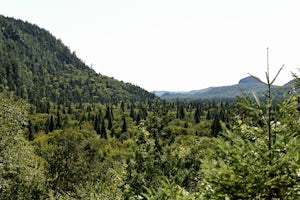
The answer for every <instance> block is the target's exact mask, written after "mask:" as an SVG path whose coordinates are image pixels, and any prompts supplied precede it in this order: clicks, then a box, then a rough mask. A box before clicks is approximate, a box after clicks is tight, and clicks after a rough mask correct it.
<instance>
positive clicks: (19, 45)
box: [0, 16, 155, 104]
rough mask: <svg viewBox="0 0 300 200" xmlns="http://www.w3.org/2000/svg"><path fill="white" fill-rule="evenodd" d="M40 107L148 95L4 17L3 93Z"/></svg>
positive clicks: (0, 30) (0, 29)
mask: <svg viewBox="0 0 300 200" xmlns="http://www.w3.org/2000/svg"><path fill="white" fill-rule="evenodd" d="M7 91H12V92H13V93H15V94H16V95H17V96H19V97H22V98H25V99H28V100H29V102H31V103H34V104H38V103H39V102H40V101H43V100H50V101H53V102H59V103H64V102H68V101H72V102H118V101H120V100H124V101H127V100H128V101H145V100H147V99H153V98H155V96H154V95H153V94H152V93H149V92H147V91H146V90H144V89H142V88H140V87H138V86H135V85H132V84H129V83H124V82H122V81H117V80H115V79H114V78H110V77H107V76H104V75H101V74H97V73H96V72H95V71H94V70H93V69H91V68H89V67H88V66H87V65H85V63H83V62H82V61H81V60H80V59H79V58H78V57H77V56H76V54H75V53H71V52H70V50H69V48H68V47H66V46H65V45H64V44H63V43H62V41H60V40H57V39H56V38H55V37H53V36H52V35H51V34H50V33H49V32H48V31H46V30H44V29H41V28H39V27H38V26H36V25H32V24H30V23H28V22H23V21H21V20H15V19H13V18H8V17H4V16H0V92H7Z"/></svg>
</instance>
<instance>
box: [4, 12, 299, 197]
mask: <svg viewBox="0 0 300 200" xmlns="http://www.w3.org/2000/svg"><path fill="white" fill-rule="evenodd" d="M0 19H1V21H0V22H1V31H0V38H1V40H0V41H1V43H0V45H1V46H0V47H1V49H0V56H1V57H0V58H1V62H0V69H1V73H0V75H1V91H0V199H1V200H2V199H3V200H15V199H51V200H52V199H53V200H54V199H60V200H65V199H74V200H75V199H91V200H96V199H97V200H98V199H100V200H121V199H125V200H132V199H137V200H138V199H147V200H161V199H171V200H195V199H197V200H198V199H199V200H202V199H207V200H208V199H209V200H210V199H272V200H275V199H276V200H277V199H278V200H279V199H291V200H292V199H293V200H294V199H299V198H300V156H299V155H300V154H299V152H300V146H299V143H300V121H299V119H300V112H299V111H300V104H299V102H300V95H299V94H298V93H297V88H299V86H300V78H299V77H297V76H296V75H295V81H293V82H290V85H291V87H290V88H291V89H289V90H288V91H287V92H284V93H283V94H282V95H281V98H277V96H275V95H274V94H275V93H276V94H278V92H277V91H276V90H274V87H273V86H272V83H273V80H272V78H271V77H268V72H267V73H266V74H267V78H268V79H267V82H266V83H264V84H262V87H264V90H263V91H265V92H264V94H261V93H259V92H258V93H257V94H255V93H253V96H252V97H249V96H243V95H242V96H239V97H236V98H234V99H226V100H224V99H218V100H207V99H206V100H185V101H184V100H178V99H177V100H162V99H159V98H155V97H154V96H153V95H152V94H150V93H148V92H147V91H145V90H143V89H141V88H139V87H137V86H133V85H131V84H128V83H123V82H119V81H117V80H114V79H112V78H109V77H106V76H103V75H99V74H96V73H95V72H94V71H93V70H92V69H90V68H89V67H87V66H86V65H85V64H84V63H83V62H82V61H80V59H78V58H77V57H76V56H75V55H74V54H72V53H70V51H69V49H68V48H67V47H65V46H64V45H63V44H62V42H61V41H58V40H56V39H55V38H53V37H52V36H51V35H50V34H49V32H47V31H45V30H42V29H40V28H38V27H37V26H34V25H31V24H29V23H24V22H22V21H19V20H14V19H9V18H5V17H0ZM240 84H243V83H240Z"/></svg>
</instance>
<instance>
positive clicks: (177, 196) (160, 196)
mask: <svg viewBox="0 0 300 200" xmlns="http://www.w3.org/2000/svg"><path fill="white" fill-rule="evenodd" d="M143 196H144V197H145V198H146V199H147V200H168V199H172V200H193V199H196V198H195V196H196V195H194V194H189V193H188V192H187V191H186V190H185V189H184V188H182V187H180V186H179V185H176V184H174V183H170V181H169V180H168V179H167V178H166V177H162V178H161V181H160V182H159V186H158V188H157V189H149V188H146V193H144V194H143Z"/></svg>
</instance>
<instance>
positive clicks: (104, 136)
mask: <svg viewBox="0 0 300 200" xmlns="http://www.w3.org/2000/svg"><path fill="white" fill-rule="evenodd" d="M100 135H101V137H102V138H104V139H107V133H106V126H105V121H104V119H103V120H102V123H101V130H100Z"/></svg>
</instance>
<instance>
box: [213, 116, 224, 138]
mask: <svg viewBox="0 0 300 200" xmlns="http://www.w3.org/2000/svg"><path fill="white" fill-rule="evenodd" d="M221 131H222V124H221V121H220V118H219V115H218V114H215V116H214V120H213V122H212V125H211V134H212V136H213V137H217V136H218V135H219V133H220V132H221Z"/></svg>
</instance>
